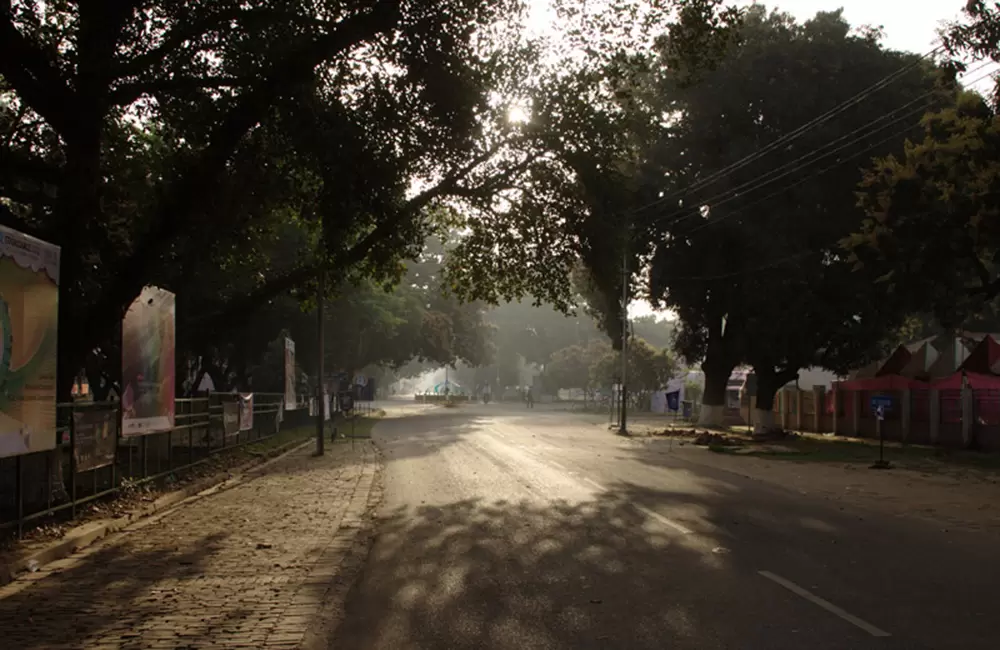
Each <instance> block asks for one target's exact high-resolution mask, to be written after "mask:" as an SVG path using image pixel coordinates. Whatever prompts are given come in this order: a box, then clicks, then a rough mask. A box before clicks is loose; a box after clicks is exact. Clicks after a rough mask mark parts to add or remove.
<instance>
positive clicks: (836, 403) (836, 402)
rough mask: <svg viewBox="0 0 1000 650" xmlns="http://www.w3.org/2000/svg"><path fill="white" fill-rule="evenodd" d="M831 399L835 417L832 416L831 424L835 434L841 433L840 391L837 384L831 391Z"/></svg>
mask: <svg viewBox="0 0 1000 650" xmlns="http://www.w3.org/2000/svg"><path fill="white" fill-rule="evenodd" d="M830 399H831V400H832V401H833V417H831V418H830V425H831V426H832V427H833V435H835V436H837V435H840V400H841V399H843V398H842V397H841V394H840V391H839V390H838V389H837V387H836V386H834V387H833V390H832V391H830Z"/></svg>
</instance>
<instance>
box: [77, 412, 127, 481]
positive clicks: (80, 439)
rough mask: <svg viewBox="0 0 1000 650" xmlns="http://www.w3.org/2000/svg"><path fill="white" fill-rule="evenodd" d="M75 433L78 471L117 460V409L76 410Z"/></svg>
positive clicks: (102, 465)
mask: <svg viewBox="0 0 1000 650" xmlns="http://www.w3.org/2000/svg"><path fill="white" fill-rule="evenodd" d="M73 435H74V437H75V440H74V442H73V457H74V460H75V461H76V471H78V472H86V471H87V470H91V469H97V468H98V467H104V466H105V465H110V464H112V463H114V462H115V447H116V446H117V445H118V414H117V413H116V412H115V411H111V410H106V411H97V410H86V411H83V410H79V411H75V412H74V413H73Z"/></svg>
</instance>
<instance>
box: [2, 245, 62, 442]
mask: <svg viewBox="0 0 1000 650" xmlns="http://www.w3.org/2000/svg"><path fill="white" fill-rule="evenodd" d="M58 323H59V247H58V246H54V245H53V244H49V243H48V242H44V241H42V240H40V239H35V238H34V237H30V236H28V235H25V234H23V233H20V232H18V231H16V230H12V229H10V228H5V227H3V226H0V458H2V457H5V456H19V455H21V454H30V453H33V452H36V451H45V450H48V449H53V448H54V447H55V446H56V357H57V354H56V344H57V339H58Z"/></svg>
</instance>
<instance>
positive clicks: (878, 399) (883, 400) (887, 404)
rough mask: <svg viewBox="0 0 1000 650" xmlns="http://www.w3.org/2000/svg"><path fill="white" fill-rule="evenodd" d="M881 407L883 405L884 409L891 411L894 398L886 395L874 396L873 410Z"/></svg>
mask: <svg viewBox="0 0 1000 650" xmlns="http://www.w3.org/2000/svg"><path fill="white" fill-rule="evenodd" d="M879 407H882V410H883V411H891V410H892V398H891V397H887V396H885V395H875V396H874V397H872V410H873V411H876V410H878V408H879Z"/></svg>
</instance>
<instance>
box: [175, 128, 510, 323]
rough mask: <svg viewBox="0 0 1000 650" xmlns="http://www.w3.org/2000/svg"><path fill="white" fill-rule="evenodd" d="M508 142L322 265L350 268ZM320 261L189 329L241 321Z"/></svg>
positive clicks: (314, 270)
mask: <svg viewBox="0 0 1000 650" xmlns="http://www.w3.org/2000/svg"><path fill="white" fill-rule="evenodd" d="M508 144H509V142H502V143H499V144H497V145H496V146H495V147H493V148H491V149H488V150H486V151H484V152H483V153H481V154H480V155H478V156H476V157H475V158H473V159H472V160H470V161H469V162H468V163H467V164H465V165H463V166H461V167H459V168H458V169H456V170H454V171H453V172H451V173H449V174H448V175H446V176H445V178H444V179H443V180H442V181H441V182H440V183H438V184H437V185H435V186H433V187H431V188H428V189H427V190H424V191H423V192H421V193H419V194H417V195H416V196H414V197H413V198H412V199H410V200H409V201H407V203H406V204H405V205H404V206H402V207H401V208H400V210H398V211H397V212H395V213H394V214H393V215H392V216H390V217H388V218H386V219H385V220H383V221H382V223H380V224H379V225H377V226H376V227H375V228H374V229H372V231H371V232H369V233H368V235H366V236H365V237H363V238H362V239H361V240H360V241H359V242H357V243H356V244H355V245H354V246H352V247H351V248H350V249H349V250H348V251H347V252H346V253H343V254H341V255H339V256H334V257H333V258H332V259H330V260H328V261H327V262H326V264H325V265H324V267H325V268H326V270H327V271H332V270H342V269H350V268H351V267H353V266H355V265H357V264H360V263H361V262H363V261H364V260H365V259H366V258H367V257H368V256H369V255H370V254H371V252H372V251H373V250H374V249H375V247H376V246H377V245H378V243H379V242H380V241H382V240H384V239H385V238H386V237H387V236H389V235H390V234H392V233H393V232H395V231H397V230H398V229H399V227H400V225H402V224H404V223H405V222H406V221H407V220H408V219H410V218H412V217H413V216H414V215H415V214H417V213H419V212H420V211H421V210H423V209H424V208H426V207H427V206H428V205H429V204H430V203H431V202H432V201H433V200H434V199H436V198H440V197H443V196H447V195H450V194H451V193H452V192H454V191H455V190H456V188H457V187H458V184H459V183H460V182H461V180H462V179H463V178H465V177H467V176H468V175H469V174H471V173H472V172H473V171H475V169H476V168H477V167H478V166H480V165H482V164H483V163H485V162H487V161H489V160H490V159H491V158H493V157H494V156H495V155H496V154H497V152H499V151H500V150H501V149H503V147H505V146H507V145H508ZM319 270H320V264H319V263H318V262H317V263H312V264H306V265H303V266H300V267H298V268H295V269H293V270H290V271H288V272H286V273H284V274H282V275H280V276H278V277H276V278H274V279H273V280H270V281H268V282H267V283H265V284H263V285H261V286H260V287H258V288H256V289H255V290H253V291H251V292H250V293H248V294H247V295H245V296H243V297H241V298H237V299H234V300H233V301H232V302H230V303H229V304H228V305H226V306H225V307H223V308H222V309H220V310H218V311H216V312H212V313H209V314H205V315H203V316H202V317H200V318H194V319H192V321H191V323H190V327H192V328H212V329H215V328H221V327H225V326H226V323H227V322H240V321H241V320H242V319H243V318H245V317H247V316H249V315H250V314H252V313H253V312H254V311H255V310H256V309H257V308H259V307H260V305H262V304H264V303H265V302H266V301H268V300H271V299H273V298H275V297H277V296H279V295H281V294H283V293H287V292H288V291H290V290H292V289H294V288H296V287H300V286H302V285H303V284H305V283H306V282H308V281H310V280H311V279H313V278H315V277H316V275H317V274H318V273H319Z"/></svg>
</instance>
